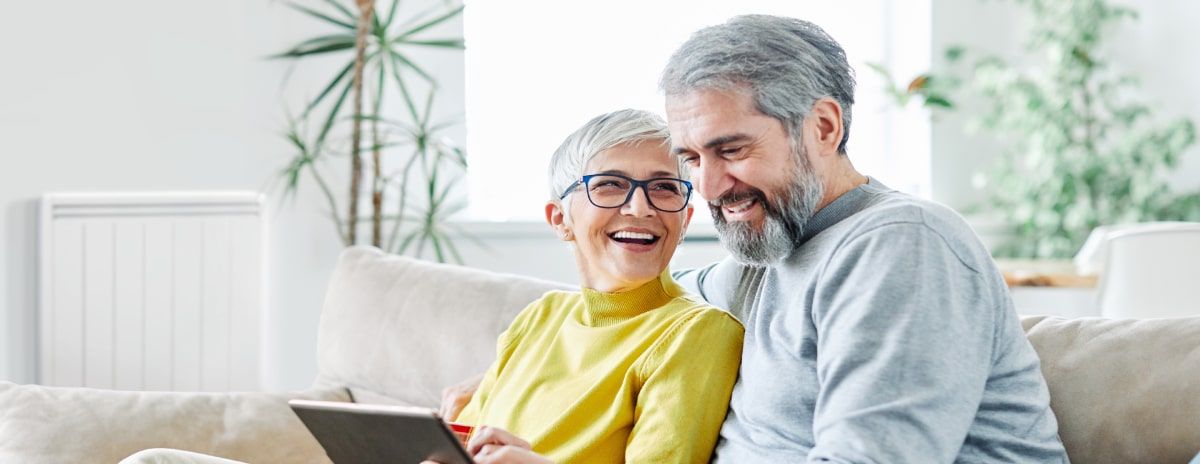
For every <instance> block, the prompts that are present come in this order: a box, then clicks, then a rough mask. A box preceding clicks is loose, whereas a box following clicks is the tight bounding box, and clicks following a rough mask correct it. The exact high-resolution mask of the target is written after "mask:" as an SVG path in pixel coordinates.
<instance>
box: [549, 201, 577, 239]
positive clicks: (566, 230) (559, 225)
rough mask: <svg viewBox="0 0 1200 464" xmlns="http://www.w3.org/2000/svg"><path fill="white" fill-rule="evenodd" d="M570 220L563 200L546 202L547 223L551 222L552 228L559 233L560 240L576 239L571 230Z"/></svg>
mask: <svg viewBox="0 0 1200 464" xmlns="http://www.w3.org/2000/svg"><path fill="white" fill-rule="evenodd" d="M568 222H569V221H568V219H567V216H566V211H564V208H563V205H562V202H560V201H558V200H550V201H547V202H546V223H547V224H550V228H551V229H554V233H555V234H556V235H558V238H559V240H562V241H564V242H570V241H574V240H575V235H574V234H573V233H572V232H571V227H570V225H569V224H567V223H568Z"/></svg>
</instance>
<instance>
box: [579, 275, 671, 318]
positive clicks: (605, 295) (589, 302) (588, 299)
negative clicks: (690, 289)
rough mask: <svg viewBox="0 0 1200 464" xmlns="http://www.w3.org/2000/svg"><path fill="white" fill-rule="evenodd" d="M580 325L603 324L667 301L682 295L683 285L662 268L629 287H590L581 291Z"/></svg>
mask: <svg viewBox="0 0 1200 464" xmlns="http://www.w3.org/2000/svg"><path fill="white" fill-rule="evenodd" d="M582 293H583V320H582V321H580V322H582V323H583V325H586V326H591V327H603V326H608V325H613V324H616V323H619V322H622V321H625V320H628V319H630V318H633V317H636V316H638V315H641V314H642V313H645V312H646V311H649V310H652V309H655V308H658V307H660V306H663V305H665V304H667V302H669V301H671V299H672V298H675V297H677V296H680V295H683V294H684V291H683V288H682V287H680V286H679V284H677V283H675V280H673V279H671V271H670V270H669V269H666V270H663V272H662V274H659V275H658V278H656V279H653V280H650V281H649V282H646V283H644V284H642V285H641V286H639V287H637V288H634V289H632V290H627V291H623V292H602V291H599V290H594V289H590V288H584V289H583V291H582Z"/></svg>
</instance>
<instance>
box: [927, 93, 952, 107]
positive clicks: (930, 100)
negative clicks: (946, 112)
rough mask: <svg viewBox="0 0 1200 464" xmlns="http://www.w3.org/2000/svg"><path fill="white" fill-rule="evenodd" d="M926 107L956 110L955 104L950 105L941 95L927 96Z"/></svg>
mask: <svg viewBox="0 0 1200 464" xmlns="http://www.w3.org/2000/svg"><path fill="white" fill-rule="evenodd" d="M925 106H936V107H939V108H954V104H953V103H950V100H947V99H946V98H945V97H942V96H939V95H926V96H925Z"/></svg>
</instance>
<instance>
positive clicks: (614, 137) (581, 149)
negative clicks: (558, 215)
mask: <svg viewBox="0 0 1200 464" xmlns="http://www.w3.org/2000/svg"><path fill="white" fill-rule="evenodd" d="M643 142H648V143H658V144H662V145H663V146H664V149H665V147H666V146H667V145H668V144H669V142H670V135H668V133H667V123H666V122H665V121H663V119H662V118H661V117H659V116H658V115H656V114H654V113H651V112H649V111H642V110H631V109H625V110H620V111H613V112H611V113H607V114H602V115H600V116H597V117H595V118H593V119H592V120H591V121H588V122H587V124H584V125H583V127H580V128H579V129H578V130H576V131H575V132H574V133H572V134H571V135H569V136H567V139H566V140H564V141H563V143H562V145H559V146H558V149H557V150H554V157H552V158H551V159H550V198H551V199H554V200H557V199H558V198H559V197H560V196H562V194H563V191H564V190H566V189H567V187H570V186H571V184H572V183H573V182H575V181H577V180H579V178H580V177H583V175H584V174H585V173H584V172H583V169H584V168H585V167H586V166H587V163H588V161H591V159H592V158H593V157H595V156H596V155H597V154H599V153H600V152H602V151H604V150H607V149H609V148H612V147H615V146H617V145H622V144H637V143H643ZM677 162H678V163H679V176H680V178H683V179H686V178H687V177H686V176H687V172H686V171H685V170H684V167H685V166H684V164H683V161H682V160H680V159H677Z"/></svg>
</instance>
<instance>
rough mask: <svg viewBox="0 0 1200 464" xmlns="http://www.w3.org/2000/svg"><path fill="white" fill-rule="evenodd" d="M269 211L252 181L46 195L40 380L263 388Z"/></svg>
mask: <svg viewBox="0 0 1200 464" xmlns="http://www.w3.org/2000/svg"><path fill="white" fill-rule="evenodd" d="M264 217H265V215H264V211H263V204H262V198H261V196H260V195H259V194H257V193H255V192H197V193H184V192H179V193H176V192H170V193H125V194H112V193H99V194H82V193H69V194H67V193H62V194H49V195H46V196H44V197H43V199H42V217H41V231H40V233H41V243H40V250H39V262H40V279H39V287H40V289H39V290H40V294H39V296H40V300H39V306H40V307H39V319H38V322H39V364H38V382H39V383H41V384H44V385H56V386H73V387H78V386H83V387H96V388H115V389H120V390H181V391H228V390H258V389H259V388H260V371H261V369H260V359H261V356H260V353H261V349H260V340H261V336H260V335H261V331H260V327H261V316H262V314H263V307H264V284H265V282H266V279H265V275H266V273H265V271H266V266H265V262H266V261H265V259H264V254H265V253H264V251H265V246H264V245H265V241H264V239H263V237H264V234H265V230H266V222H265V220H264Z"/></svg>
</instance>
